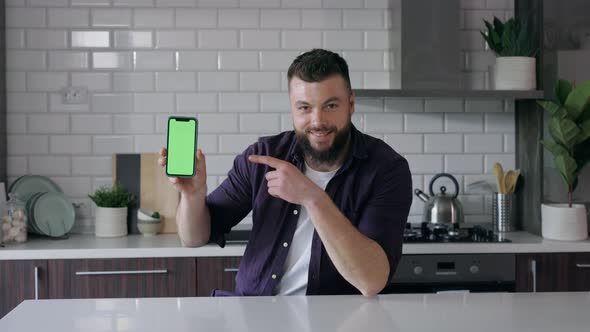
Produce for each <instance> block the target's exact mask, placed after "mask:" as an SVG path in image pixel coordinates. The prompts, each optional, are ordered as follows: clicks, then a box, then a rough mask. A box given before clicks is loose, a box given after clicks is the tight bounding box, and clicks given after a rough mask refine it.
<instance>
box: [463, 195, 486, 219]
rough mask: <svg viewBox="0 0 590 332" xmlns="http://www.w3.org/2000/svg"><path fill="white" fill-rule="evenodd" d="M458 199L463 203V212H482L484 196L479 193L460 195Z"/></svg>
mask: <svg viewBox="0 0 590 332" xmlns="http://www.w3.org/2000/svg"><path fill="white" fill-rule="evenodd" d="M459 200H460V201H461V204H462V205H463V213H464V214H465V215H469V214H483V213H484V205H483V202H484V197H483V196H481V195H461V196H459Z"/></svg>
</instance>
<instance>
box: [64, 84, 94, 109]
mask: <svg viewBox="0 0 590 332" xmlns="http://www.w3.org/2000/svg"><path fill="white" fill-rule="evenodd" d="M61 102H62V103H63V104H66V105H68V104H88V87H85V86H69V87H66V88H63V89H62V90H61Z"/></svg>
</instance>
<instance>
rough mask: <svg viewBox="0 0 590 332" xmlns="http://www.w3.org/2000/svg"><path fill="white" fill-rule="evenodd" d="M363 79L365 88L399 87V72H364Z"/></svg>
mask: <svg viewBox="0 0 590 332" xmlns="http://www.w3.org/2000/svg"><path fill="white" fill-rule="evenodd" d="M363 81H364V88H365V89H398V88H400V87H401V77H400V76H399V73H397V74H396V73H392V72H365V73H364V76H363Z"/></svg>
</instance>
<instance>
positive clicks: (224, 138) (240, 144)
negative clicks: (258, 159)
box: [219, 135, 258, 154]
mask: <svg viewBox="0 0 590 332" xmlns="http://www.w3.org/2000/svg"><path fill="white" fill-rule="evenodd" d="M257 140H258V135H221V136H219V152H220V153H235V154H237V153H242V152H243V151H244V150H245V149H246V148H247V147H248V146H250V145H251V144H253V143H254V142H256V141H257Z"/></svg>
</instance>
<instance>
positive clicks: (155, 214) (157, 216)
mask: <svg viewBox="0 0 590 332" xmlns="http://www.w3.org/2000/svg"><path fill="white" fill-rule="evenodd" d="M151 217H152V218H155V219H160V213H159V212H158V211H156V212H154V213H152V215H151Z"/></svg>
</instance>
